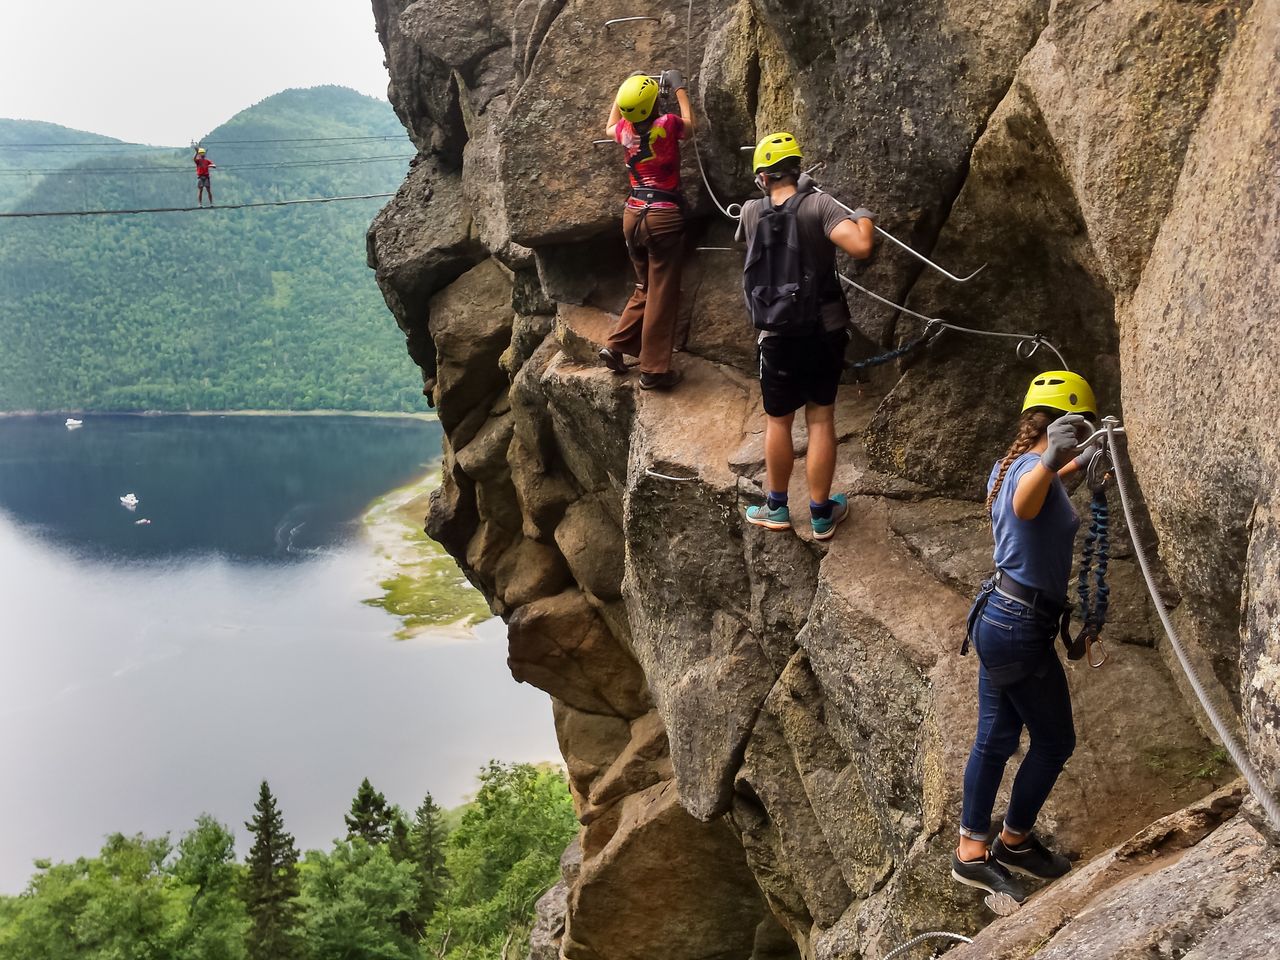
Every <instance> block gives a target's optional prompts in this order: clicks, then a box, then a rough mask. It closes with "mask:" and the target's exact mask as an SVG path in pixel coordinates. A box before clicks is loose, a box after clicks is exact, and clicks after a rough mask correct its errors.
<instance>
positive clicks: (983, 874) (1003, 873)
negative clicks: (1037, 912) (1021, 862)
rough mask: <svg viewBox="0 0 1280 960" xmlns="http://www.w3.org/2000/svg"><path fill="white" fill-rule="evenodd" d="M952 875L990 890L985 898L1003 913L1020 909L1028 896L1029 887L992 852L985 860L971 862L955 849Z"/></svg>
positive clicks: (970, 884)
mask: <svg viewBox="0 0 1280 960" xmlns="http://www.w3.org/2000/svg"><path fill="white" fill-rule="evenodd" d="M951 877H952V879H954V880H958V881H959V882H960V883H963V884H964V885H965V886H968V887H977V888H978V889H979V890H985V891H987V896H986V897H984V898H983V901H982V902H983V903H985V904H986V905H987V907H988V908H990V910H991V911H992V912H993V913H996V914H999V915H1000V916H1002V917H1007V916H1009V914H1011V913H1015V912H1017V910H1018V908H1019V907H1020V906H1022V901H1023V900H1025V899H1027V894H1026V891H1025V890H1023V889H1022V885H1021V884H1020V883H1018V881H1017V879H1016V878H1015V877H1014V876H1013V874H1011V873H1010V872H1009V871H1008V870H1006V869H1005V868H1004V867H1003V866H1001V864H1000V863H999V862H998V861H996V860H995V859H994V858H993V857H992V856H991V855H990V854H988V855H987V856H986V857H985V858H984V859H982V860H977V861H975V862H973V863H970V862H968V861H966V860H961V859H960V857H959V855H958V854H957V853H956V852H955V851H954V850H953V851H951Z"/></svg>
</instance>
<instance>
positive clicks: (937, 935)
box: [881, 930, 973, 960]
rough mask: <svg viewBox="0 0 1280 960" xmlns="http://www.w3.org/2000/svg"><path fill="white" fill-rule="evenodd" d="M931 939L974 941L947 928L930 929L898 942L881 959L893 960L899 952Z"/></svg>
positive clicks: (960, 941) (961, 941)
mask: <svg viewBox="0 0 1280 960" xmlns="http://www.w3.org/2000/svg"><path fill="white" fill-rule="evenodd" d="M929 940H954V941H956V942H957V943H973V940H971V939H970V938H969V937H966V936H964V934H960V933H951V932H949V931H947V930H930V931H929V932H928V933H922V934H920V935H919V936H915V937H912V938H911V939H910V940H908V941H907V942H906V943H901V944H898V946H896V947H894V948H893V949H892V950H890V951H889V952H888V953H886V954H885V955H884V956H883V957H882V958H881V960H893V958H894V957H896V956H898V954H900V953H905V952H906V951H907V950H910V949H911V948H912V947H915V946H919V945H920V944H922V943H926V942H928V941H929Z"/></svg>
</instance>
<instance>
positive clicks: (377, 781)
mask: <svg viewBox="0 0 1280 960" xmlns="http://www.w3.org/2000/svg"><path fill="white" fill-rule="evenodd" d="M84 419H85V421H86V423H85V426H84V427H83V428H82V429H79V430H74V431H69V430H67V429H65V427H64V426H63V425H62V419H61V418H58V419H53V418H47V417H39V418H12V419H5V418H0V771H3V785H4V788H3V789H2V790H0V824H2V825H3V826H2V827H0V891H2V892H16V891H17V890H19V889H20V888H21V887H22V885H23V884H24V882H25V880H26V878H27V877H28V875H29V874H30V872H31V861H32V860H33V859H34V858H36V857H52V858H54V859H70V858H74V857H76V856H78V855H82V854H89V853H93V852H96V850H97V849H98V847H99V846H100V845H101V841H102V838H103V836H104V835H105V834H107V833H109V832H111V831H115V830H120V831H123V832H126V833H129V832H136V831H142V832H145V833H149V834H155V833H160V832H164V831H173V832H174V833H175V835H176V834H177V833H178V832H180V831H182V830H184V829H186V828H187V827H188V826H189V825H190V824H191V822H192V820H193V819H194V817H195V816H196V815H197V814H199V813H201V812H209V813H211V814H213V815H214V816H216V817H218V818H219V819H221V820H222V821H223V822H225V823H228V824H230V825H232V826H233V827H234V828H235V829H236V831H237V839H238V840H239V841H240V845H241V848H242V851H243V848H244V846H245V843H244V841H245V836H244V833H245V831H244V830H243V826H242V822H243V821H244V820H245V819H247V818H248V817H249V816H250V814H251V813H252V803H253V800H254V798H255V795H256V790H257V784H258V781H259V780H260V779H261V778H263V777H266V778H268V779H269V780H270V781H271V785H272V788H273V789H274V790H275V792H276V794H277V796H278V797H279V798H280V801H281V805H282V808H283V810H284V813H285V818H286V824H287V826H288V828H289V829H290V830H291V831H292V832H293V833H294V834H295V836H296V837H297V838H298V842H299V844H300V845H301V846H303V847H307V846H319V845H324V844H327V843H328V842H329V841H330V840H331V839H332V838H334V837H337V836H339V835H341V834H342V833H343V832H344V826H343V822H342V814H343V813H344V812H345V810H346V809H347V807H348V805H349V804H350V800H351V797H352V796H353V795H354V793H355V789H356V787H357V786H358V785H359V782H360V779H361V778H362V777H366V776H367V777H369V778H370V779H371V780H372V781H373V783H374V785H375V786H376V787H378V788H379V789H380V790H382V791H383V792H385V793H386V794H387V796H388V799H390V800H392V801H394V802H397V803H399V804H401V805H402V806H405V807H408V808H412V807H413V806H416V804H417V803H418V802H419V801H420V800H421V798H422V796H423V795H424V794H425V793H426V792H427V791H430V792H432V793H433V794H434V795H435V797H436V799H437V800H438V801H440V802H442V803H444V804H446V805H453V804H455V803H457V802H459V801H460V800H461V799H462V798H463V797H464V796H465V795H466V794H467V793H468V792H469V791H470V790H471V789H472V782H473V778H474V775H475V773H476V771H477V769H478V768H479V767H480V765H481V764H482V763H483V762H484V761H486V760H488V759H489V758H491V757H494V758H499V759H504V760H543V759H551V758H555V757H556V755H557V753H556V746H555V738H554V731H553V730H552V724H551V716H550V707H549V704H548V701H547V698H546V696H545V694H542V693H540V692H539V691H536V690H534V689H532V688H530V687H526V686H521V685H517V684H516V683H514V682H513V681H512V680H511V678H510V675H509V674H508V673H507V669H506V664H505V657H506V647H505V634H504V631H503V627H502V624H501V623H500V622H497V621H492V622H490V623H488V624H485V625H483V626H482V627H480V628H479V629H478V630H477V631H476V632H475V634H474V635H473V636H470V637H468V638H466V639H459V638H457V637H455V638H452V639H450V638H447V637H443V636H442V637H426V638H419V639H417V640H414V641H410V642H397V641H395V640H394V639H393V635H394V633H395V631H396V629H397V628H398V626H399V621H397V620H396V619H395V618H393V617H392V616H390V615H389V614H387V613H386V612H384V611H382V610H380V609H376V608H372V607H369V606H366V605H364V604H362V603H361V601H362V600H365V599H367V598H369V597H374V596H377V595H378V594H379V590H378V586H377V581H378V579H379V578H380V576H382V575H385V573H386V571H385V569H380V568H379V565H378V563H377V562H376V558H375V557H374V555H373V550H372V547H371V545H370V543H369V541H368V539H367V538H366V537H365V535H364V528H363V525H362V524H361V522H360V516H361V514H362V513H363V511H364V508H365V507H366V505H367V504H368V503H369V501H370V500H372V499H373V498H375V497H377V496H379V495H380V494H382V493H385V492H386V491H388V490H391V489H393V488H395V487H398V486H400V485H402V484H404V483H407V482H409V481H410V480H412V479H414V478H415V477H418V476H421V475H422V474H423V473H424V471H425V470H426V469H427V468H429V466H430V465H431V462H432V461H433V460H434V458H435V457H436V456H437V455H438V451H439V449H440V428H439V425H438V424H436V423H434V422H427V421H417V420H373V419H358V418H351V417H323V418H300V417H295V418H286V417H262V418H256V417H226V418H196V417H93V416H86V417H85V418H84ZM127 493H134V494H135V495H136V496H137V497H138V498H139V504H138V507H137V509H136V511H134V512H130V511H129V510H127V509H126V508H125V507H123V506H122V505H121V504H120V501H119V498H120V497H121V496H123V495H125V494H127ZM143 518H145V519H149V520H151V523H150V524H146V525H140V524H137V523H136V521H137V520H139V519H143Z"/></svg>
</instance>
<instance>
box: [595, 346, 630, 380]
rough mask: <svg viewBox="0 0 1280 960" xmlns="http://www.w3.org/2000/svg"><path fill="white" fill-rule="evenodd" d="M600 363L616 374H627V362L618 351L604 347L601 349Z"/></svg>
mask: <svg viewBox="0 0 1280 960" xmlns="http://www.w3.org/2000/svg"><path fill="white" fill-rule="evenodd" d="M600 362H601V363H603V364H604V365H605V366H606V367H608V368H609V369H610V370H612V371H613V372H614V373H622V374H625V373H626V372H627V362H626V360H624V359H623V357H622V354H621V353H619V352H618V351H617V350H610V349H609V348H608V347H602V348H601V349H600Z"/></svg>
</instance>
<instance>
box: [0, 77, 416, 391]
mask: <svg viewBox="0 0 1280 960" xmlns="http://www.w3.org/2000/svg"><path fill="white" fill-rule="evenodd" d="M37 133H40V131H29V132H28V133H27V134H26V135H27V136H28V137H30V138H31V139H30V140H28V141H18V140H17V139H16V137H15V136H13V135H10V137H9V140H10V142H11V143H12V142H42V141H43V142H48V141H50V140H52V139H53V138H52V137H49V136H36V134H37ZM68 133H75V135H76V137H75V138H74V139H75V140H76V141H77V142H78V143H82V144H86V145H84V146H76V147H67V148H66V151H67V153H68V154H73V153H74V156H75V157H76V160H75V162H74V163H72V164H70V165H68V166H66V167H65V169H62V170H61V171H60V172H58V173H54V174H50V175H46V176H44V177H43V178H42V179H40V180H39V181H38V182H37V183H36V184H35V185H34V186H33V187H32V188H31V189H30V190H29V191H28V192H27V193H26V194H25V195H23V196H22V197H21V198H20V199H18V200H16V201H14V202H12V203H11V204H10V209H12V210H19V211H37V210H39V211H48V210H93V209H118V208H138V207H177V206H194V205H195V202H196V184H195V173H194V168H193V165H192V159H191V154H192V152H191V150H190V149H189V148H186V147H184V148H181V149H173V148H141V147H127V146H126V147H120V146H98V145H88V143H87V142H88V141H89V140H91V139H93V138H92V137H91V136H86V135H84V134H81V133H80V132H79V131H68ZM63 139H64V140H66V139H68V138H67V137H65V136H64V137H63ZM264 141H270V142H264ZM282 141H284V142H282ZM202 142H203V143H204V145H205V146H206V148H207V149H208V151H209V157H210V158H211V159H212V160H213V161H214V162H215V163H216V164H217V169H216V170H214V171H213V189H214V197H215V200H216V201H217V203H219V204H222V205H233V204H240V203H251V202H256V201H263V200H282V199H294V198H308V197H327V196H344V195H352V194H372V193H390V192H393V191H394V190H395V189H396V188H397V187H398V186H399V183H400V181H401V179H402V177H403V174H404V170H405V165H406V163H407V161H408V159H409V158H410V157H411V156H412V155H413V152H414V151H413V147H412V145H411V144H410V142H409V140H408V139H407V138H406V137H405V135H404V132H403V130H402V129H401V128H400V126H399V124H398V123H397V121H396V118H395V115H394V114H393V112H392V110H391V108H390V106H388V105H387V104H386V103H384V102H382V101H380V100H376V99H373V98H371V97H365V96H362V95H361V94H358V93H356V92H354V91H352V90H347V89H344V88H340V87H317V88H313V89H308V90H287V91H285V92H283V93H280V94H277V95H275V96H273V97H270V98H268V99H266V100H264V101H262V102H261V103H258V104H256V105H255V106H253V107H250V108H249V109H247V110H244V111H242V112H241V113H239V114H237V115H236V116H235V117H233V118H232V119H231V120H230V121H228V122H227V123H225V124H223V125H222V126H220V127H218V128H217V129H216V130H214V131H212V132H210V133H209V135H208V136H207V137H206V138H205V139H204V140H203V141H202ZM8 152H10V151H7V150H5V149H4V147H3V146H2V145H0V155H5V154H6V153H8ZM46 154H47V155H50V156H52V157H54V158H55V161H54V162H52V163H51V162H48V161H42V162H45V163H46V167H49V168H51V167H53V166H61V163H62V162H65V160H66V157H65V156H64V155H63V153H62V152H60V151H59V150H57V149H51V150H48V151H46ZM24 162H26V163H30V162H31V160H30V157H29V156H28V157H27V159H26V160H25V161H24ZM10 168H11V169H14V168H16V169H22V168H20V167H15V165H14V162H13V161H12V160H11V161H10ZM0 179H6V178H0ZM382 202H384V201H380V200H363V201H354V202H346V203H334V204H313V205H306V206H298V207H278V208H272V207H263V208H253V209H216V208H215V209H212V210H196V211H191V212H186V213H167V214H150V215H136V216H91V217H67V218H46V219H31V220H25V219H0V410H15V409H17V410H28V409H40V410H94V409H97V410H102V409H110V410H135V409H164V410H186V409H252V408H262V409H346V410H351V409H368V410H410V409H412V410H416V409H423V406H422V398H421V397H420V395H419V392H418V390H417V389H416V388H415V387H414V383H415V381H416V380H417V376H416V374H415V371H414V369H413V367H412V365H411V363H410V361H409V359H408V357H407V356H406V355H405V351H404V346H403V341H402V338H401V337H400V336H399V335H398V333H397V332H396V329H395V325H394V324H393V323H389V322H388V319H389V318H388V316H387V312H386V307H385V305H384V303H383V301H382V298H381V296H380V295H379V293H378V290H377V287H376V286H375V284H374V283H373V278H372V276H371V275H370V274H369V271H368V269H367V268H366V267H365V250H364V233H365V229H366V227H367V225H368V223H369V221H370V219H372V217H373V214H374V213H375V212H376V210H377V208H378V206H379V204H380V203H382Z"/></svg>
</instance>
